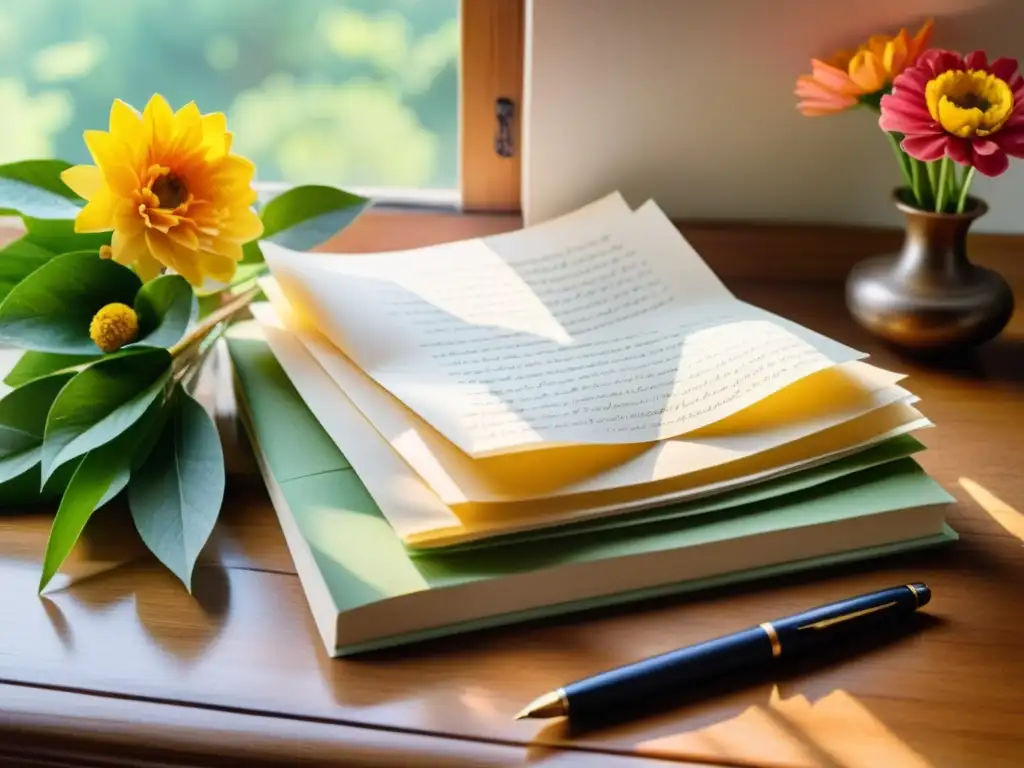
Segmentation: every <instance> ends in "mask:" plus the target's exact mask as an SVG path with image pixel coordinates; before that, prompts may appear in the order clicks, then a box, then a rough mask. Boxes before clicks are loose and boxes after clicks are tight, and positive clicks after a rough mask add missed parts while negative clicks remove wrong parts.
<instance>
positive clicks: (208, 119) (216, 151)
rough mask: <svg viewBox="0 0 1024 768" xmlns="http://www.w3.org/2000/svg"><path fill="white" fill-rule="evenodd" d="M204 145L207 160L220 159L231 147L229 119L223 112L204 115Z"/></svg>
mask: <svg viewBox="0 0 1024 768" xmlns="http://www.w3.org/2000/svg"><path fill="white" fill-rule="evenodd" d="M203 147H204V148H205V150H206V159H207V160H219V159H220V158H222V157H224V155H226V154H227V153H228V151H229V150H230V149H231V134H230V133H228V120H227V118H226V117H225V116H224V113H223V112H212V113H210V114H209V115H203Z"/></svg>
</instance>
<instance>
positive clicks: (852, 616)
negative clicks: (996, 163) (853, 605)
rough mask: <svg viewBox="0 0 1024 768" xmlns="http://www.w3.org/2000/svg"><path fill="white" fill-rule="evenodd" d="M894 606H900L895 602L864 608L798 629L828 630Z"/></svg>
mask: <svg viewBox="0 0 1024 768" xmlns="http://www.w3.org/2000/svg"><path fill="white" fill-rule="evenodd" d="M894 605H898V603H897V602H896V601H895V600H893V601H891V602H888V603H883V604H882V605H875V606H873V607H871V608H863V609H862V610H859V611H854V612H853V613H845V614H843V615H842V616H833V617H832V618H831V619H822V620H821V621H816V622H814V623H813V624H804V625H803V626H802V627H797V629H826V628H827V627H834V626H835V625H836V624H842V623H843V622H844V621H850V620H852V619H857V618H860V617H861V616H867V615H868V614H870V613H877V612H878V611H884V610H885V609H886V608H892V607H893V606H894Z"/></svg>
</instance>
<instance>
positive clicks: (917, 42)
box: [907, 19, 935, 66]
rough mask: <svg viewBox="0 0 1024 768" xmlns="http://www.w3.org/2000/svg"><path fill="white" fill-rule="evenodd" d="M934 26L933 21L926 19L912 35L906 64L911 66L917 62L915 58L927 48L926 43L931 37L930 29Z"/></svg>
mask: <svg viewBox="0 0 1024 768" xmlns="http://www.w3.org/2000/svg"><path fill="white" fill-rule="evenodd" d="M934 27H935V21H934V20H933V19H928V20H927V21H925V23H924V24H922V25H921V28H920V29H919V30H918V31H917V34H916V35H914V39H913V40H911V41H910V45H909V47H908V51H907V66H912V65H914V64H916V63H917V60H918V59H919V58H920V57H921V54H922V53H924V52H925V50H927V48H928V43H930V42H931V39H932V30H933V28H934Z"/></svg>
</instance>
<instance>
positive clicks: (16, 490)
mask: <svg viewBox="0 0 1024 768" xmlns="http://www.w3.org/2000/svg"><path fill="white" fill-rule="evenodd" d="M78 464H79V462H78V461H71V462H68V463H67V464H65V465H64V466H63V467H61V468H60V469H58V470H57V471H56V472H54V473H53V477H51V478H50V479H49V480H47V481H46V485H45V486H43V484H42V475H41V473H40V469H39V462H38V461H36V463H35V464H33V465H32V466H31V467H29V469H27V470H26V471H25V472H23V473H22V474H20V475H18V476H16V477H12V478H11V479H10V480H5V481H3V482H0V514H3V513H11V512H19V511H21V509H20V508H21V507H23V506H24V505H29V504H39V503H41V502H50V501H53V500H54V499H57V498H60V495H61V494H62V493H63V492H64V489H65V488H67V486H68V483H69V482H71V478H72V476H73V475H74V474H75V470H76V469H78ZM41 486H42V487H41Z"/></svg>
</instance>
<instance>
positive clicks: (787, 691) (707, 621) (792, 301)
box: [0, 284, 1024, 768]
mask: <svg viewBox="0 0 1024 768" xmlns="http://www.w3.org/2000/svg"><path fill="white" fill-rule="evenodd" d="M735 287H736V290H737V293H738V294H739V295H740V296H741V297H742V298H744V299H747V300H750V301H753V302H755V303H758V304H760V305H762V306H764V307H766V308H768V309H770V310H773V311H776V312H779V313H781V314H785V315H787V316H789V317H791V318H793V319H794V320H797V321H798V322H801V323H804V324H806V325H808V326H810V327H813V328H815V329H817V330H819V331H822V332H824V333H826V334H828V335H830V336H833V337H835V338H837V339H840V340H842V341H844V342H847V343H849V344H852V345H853V346H856V347H859V348H861V349H864V350H865V351H868V352H870V353H871V354H872V362H875V363H876V364H879V365H882V366H887V367H890V368H893V369H898V370H902V371H904V372H906V373H908V374H909V379H908V380H907V382H906V384H907V386H908V387H909V388H910V389H911V390H913V391H914V392H915V393H917V394H918V395H920V396H921V398H922V402H921V404H920V408H921V410H923V411H924V412H925V413H926V414H927V415H928V416H930V417H931V418H932V419H933V420H934V421H935V422H936V423H937V424H938V426H937V428H936V429H934V430H929V431H927V432H925V433H922V435H921V437H922V439H923V440H924V442H925V443H926V444H927V445H928V446H929V450H928V451H927V452H926V453H925V454H923V455H922V457H921V461H922V463H923V465H924V466H925V468H926V469H927V470H928V471H930V472H931V473H932V474H933V476H935V477H936V478H937V479H938V480H939V481H940V482H941V483H942V484H943V485H944V486H945V487H946V488H948V489H949V490H950V491H951V492H952V493H954V494H955V495H956V496H957V498H958V500H959V502H960V503H959V504H958V506H957V508H956V509H955V511H954V512H953V515H952V519H951V522H952V524H953V526H954V527H956V528H957V529H958V530H959V531H960V533H961V534H962V536H963V538H962V540H961V541H960V542H959V543H957V544H956V545H953V546H951V547H949V548H946V549H944V550H940V551H934V552H928V553H919V554H915V555H912V556H904V557H898V558H888V559H885V560H880V561H876V562H874V563H872V564H869V565H868V564H864V565H858V566H854V567H844V568H835V569H829V570H826V571H821V572H816V573H812V574H804V575H800V576H793V577H787V578H784V579H775V580H770V581H764V582H759V583H757V584H753V585H748V586H745V587H742V588H732V589H726V590H717V591H714V592H711V593H708V594H704V595H697V596H691V597H685V598H677V599H661V600H655V601H650V602H646V603H643V604H640V605H635V606H632V607H628V608H623V609H615V610H605V611H600V612H596V613H590V614H586V615H582V616H581V615H573V616H567V617H564V618H561V619H554V620H548V621H545V622H541V623H534V624H530V625H523V626H518V627H510V628H504V629H499V630H493V631H487V632H481V633H476V634H474V635H471V636H463V637H458V638H449V639H445V640H443V641H435V642H430V643H426V644H422V645H418V646H415V647H407V648H404V649H398V650H393V651H389V652H385V653H377V654H372V655H369V656H366V657H363V658H358V659H349V660H334V661H332V660H330V659H328V658H327V656H326V655H325V653H324V652H323V650H322V648H321V647H320V641H319V640H318V638H317V637H316V634H315V630H314V626H313V622H312V619H311V618H310V616H309V613H308V608H307V605H306V602H305V599H304V597H303V594H302V591H301V589H300V587H299V583H298V580H297V578H296V576H295V574H294V568H293V565H292V562H291V558H290V556H289V554H288V551H287V549H286V548H285V545H284V541H283V539H282V536H281V533H280V530H279V528H278V526H277V523H276V521H275V519H274V516H273V511H272V510H271V508H270V505H269V503H268V501H267V498H266V495H265V493H264V492H263V490H262V488H261V487H260V486H259V484H258V483H255V482H253V481H252V479H249V480H245V479H234V480H233V481H232V487H231V490H230V491H229V495H228V500H227V504H226V508H225V511H224V515H223V518H222V523H221V524H220V525H219V527H218V529H217V531H216V533H215V536H214V539H213V540H212V542H211V544H210V546H209V547H208V548H207V550H206V551H205V552H204V555H203V558H202V564H201V566H200V567H199V569H198V571H197V574H196V578H195V592H196V594H195V597H194V598H193V597H189V596H188V595H186V594H185V593H184V591H183V590H182V589H181V588H180V585H179V584H178V583H176V582H175V580H174V579H173V577H172V576H170V575H169V574H167V573H165V572H164V571H162V570H161V569H160V568H158V567H157V566H156V565H154V563H153V562H152V561H150V560H149V559H147V558H145V557H144V556H142V557H140V558H139V559H137V560H135V561H133V562H129V563H127V564H124V565H120V566H117V565H116V563H117V561H118V559H119V557H120V556H122V555H123V554H124V553H127V556H128V557H131V556H133V555H142V554H144V553H142V551H141V549H139V547H138V543H137V541H134V536H133V534H132V533H131V529H130V523H129V522H128V521H127V519H126V518H125V517H124V516H123V511H121V512H118V511H117V510H114V511H113V512H111V513H109V514H105V515H103V517H102V518H101V519H100V520H98V521H97V523H96V525H94V526H91V530H90V538H89V541H88V542H87V545H86V546H85V547H83V551H82V552H80V553H78V554H77V555H76V558H77V560H78V563H79V567H80V569H86V570H83V571H82V572H83V573H86V572H87V569H88V568H90V566H91V565H92V564H95V563H97V562H101V563H103V562H105V563H107V565H106V566H105V567H106V568H107V570H105V571H102V572H100V573H96V574H94V575H92V576H91V577H90V578H84V579H82V580H80V581H78V582H77V583H74V584H72V585H71V586H68V587H67V588H65V589H63V590H60V591H57V592H54V593H52V594H50V595H48V596H47V597H45V598H39V597H37V596H36V593H35V587H36V583H37V581H38V574H39V566H40V560H41V557H42V553H43V548H44V542H45V538H46V532H47V528H48V524H49V521H48V519H47V517H46V516H45V515H34V516H30V517H10V518H0V763H2V764H4V765H7V764H14V763H12V762H3V761H4V760H5V759H6V760H9V761H11V760H13V757H11V756H12V755H14V754H22V755H24V754H25V753H26V750H29V751H31V753H32V754H35V755H36V756H37V760H38V761H37V762H36V763H25V764H31V765H55V764H69V765H113V764H115V763H113V762H102V761H101V760H102V759H104V758H102V756H104V755H118V754H120V755H122V756H124V755H127V756H128V758H127V759H129V760H130V761H133V762H132V763H131V764H144V763H145V761H147V760H148V761H150V762H149V763H145V764H157V763H158V762H159V763H160V764H165V763H172V764H176V765H177V764H180V765H195V764H216V763H217V761H218V760H220V761H223V762H224V763H225V764H228V763H229V762H230V761H232V760H233V761H237V762H231V763H230V764H242V765H258V764H261V763H262V762H266V763H281V764H288V765H306V764H321V763H322V764H333V765H339V764H352V765H438V766H449V765H450V766H462V765H474V766H476V765H482V766H490V765H508V764H520V763H537V764H541V765H552V766H565V765H596V766H611V768H616V766H619V765H634V764H641V765H646V764H654V763H656V762H662V761H664V760H671V761H674V762H675V763H677V764H683V765H690V766H701V765H718V766H723V765H724V766H766V767H767V766H787V767H789V766H794V767H800V768H804V767H810V766H814V767H815V768H818V767H821V768H876V767H881V768H890V767H891V768H902V767H904V766H906V767H913V768H919V767H921V768H923V767H924V766H938V767H945V766H949V767H951V768H956V767H960V766H985V767H986V768H989V767H991V768H999V767H1000V766H1007V767H1009V766H1020V765H1024V693H1022V692H1024V622H1022V615H1024V614H1022V609H1021V601H1022V599H1024V544H1022V540H1021V538H1019V537H1020V536H1024V530H1022V529H1024V516H1022V515H1021V512H1020V511H1019V510H1024V477H1022V464H1021V448H1022V438H1021V434H1022V430H1021V428H1022V426H1024V323H1022V322H1021V321H1020V318H1019V317H1018V318H1017V320H1016V321H1015V325H1014V326H1012V327H1011V329H1010V330H1009V331H1008V334H1007V336H1006V338H1004V339H1003V340H1001V341H999V342H997V343H995V344H993V345H991V346H990V347H988V348H987V349H985V350H984V351H983V352H982V354H981V355H979V356H978V357H977V358H976V359H973V360H970V361H966V362H961V363H959V364H956V365H950V364H947V366H946V367H944V368H935V367H929V366H925V365H923V364H918V363H913V362H910V361H906V360H901V359H900V358H898V357H897V356H895V355H894V354H893V353H891V352H889V351H887V350H885V349H883V348H882V347H880V346H879V345H878V344H876V343H875V342H874V341H873V340H871V339H869V338H868V337H867V336H866V335H865V334H863V333H861V332H860V331H858V330H857V329H856V328H855V327H854V326H853V325H852V323H851V322H850V321H849V320H848V319H847V318H846V315H845V312H844V310H843V308H842V298H841V294H840V293H839V292H838V290H837V289H834V288H827V287H822V286H819V287H814V288H810V287H807V286H804V287H787V286H785V285H780V284H773V285H771V286H764V285H757V284H737V285H736V286H735ZM968 489H971V490H972V491H973V493H974V494H975V496H976V497H977V498H979V499H981V500H982V502H983V503H984V507H983V506H982V504H979V503H978V501H976V500H975V497H974V496H972V495H971V494H970V493H969V492H968ZM986 494H988V495H986ZM985 507H987V508H988V511H986V508H985ZM117 531H119V533H118V534H117V535H114V533H113V532H117ZM1014 532H1016V533H1014ZM912 580H922V581H925V582H927V583H928V584H929V585H930V586H931V587H932V588H933V590H934V599H933V601H932V603H931V605H929V606H928V609H927V612H926V613H927V615H926V616H922V617H921V621H920V622H918V624H917V625H916V626H915V628H914V630H913V631H911V632H908V633H906V634H903V635H900V636H896V637H887V638H879V639H878V640H877V641H876V642H874V643H869V644H867V645H865V646H864V647H861V648H859V649H858V650H857V652H856V653H853V654H851V655H836V656H833V657H830V658H822V659H820V660H815V661H813V662H810V663H806V664H803V665H799V666H794V665H789V666H785V665H783V666H781V667H779V668H778V669H777V670H776V671H775V672H774V673H773V675H772V676H768V677H763V678H761V679H756V680H747V681H732V682H727V683H725V684H723V685H720V686H717V687H716V688H714V689H711V690H707V691H704V692H702V694H701V695H700V696H695V697H694V698H693V699H692V700H691V701H689V702H684V703H682V704H680V706H678V707H677V708H675V709H673V710H671V711H666V712H662V713H659V714H655V715H649V716H645V717H643V718H640V719H638V720H636V721H633V722H628V723H623V724H618V725H612V726H609V727H607V728H605V729H602V730H599V731H595V732H591V733H570V732H568V731H567V730H566V729H565V727H564V726H563V725H561V724H559V723H553V724H544V723H539V724H538V723H536V722H513V721H512V720H511V719H510V718H511V715H512V714H513V713H514V712H515V711H516V710H517V709H518V708H519V707H520V706H521V705H522V704H523V703H524V702H526V701H527V700H529V699H530V698H532V697H533V696H534V695H535V694H537V693H539V692H542V691H544V690H547V689H549V688H552V687H554V686H557V685H558V684H561V683H564V682H566V681H568V680H571V679H574V678H577V677H581V676H584V675H587V674H591V673H594V672H597V671H599V670H601V669H604V668H607V667H610V666H613V665H617V664H622V663H625V662H628V661H631V660H634V659H636V658H639V657H641V656H644V655H648V654H653V653H658V652H661V651H665V650H668V649H671V648H674V647H677V646H679V645H682V644H685V643H689V642H694V641H698V640H701V639H705V638H708V637H711V636H714V635H717V634H721V633H724V632H729V631H732V630H736V629H740V628H742V627H744V626H747V625H750V624H751V623H755V622H757V621H760V620H762V619H766V618H770V617H774V616H779V615H784V614H786V613H789V612H792V611H796V610H799V609H801V608H806V607H809V606H812V605H815V604H818V603H821V602H825V601H828V600H832V599H835V598H840V597H845V596H847V595H850V594H853V593H857V592H861V591H868V590H871V589H875V588H879V587H886V586H890V585H893V584H902V583H905V582H908V581H912ZM46 761H50V762H46ZM76 761H77V762H76Z"/></svg>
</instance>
